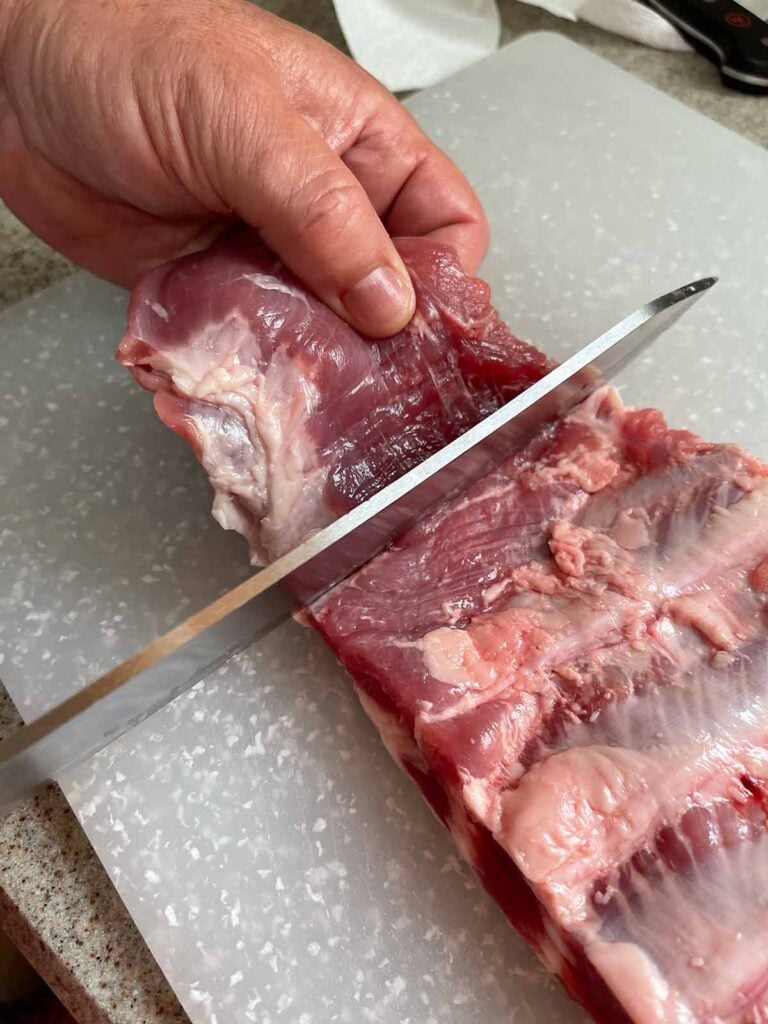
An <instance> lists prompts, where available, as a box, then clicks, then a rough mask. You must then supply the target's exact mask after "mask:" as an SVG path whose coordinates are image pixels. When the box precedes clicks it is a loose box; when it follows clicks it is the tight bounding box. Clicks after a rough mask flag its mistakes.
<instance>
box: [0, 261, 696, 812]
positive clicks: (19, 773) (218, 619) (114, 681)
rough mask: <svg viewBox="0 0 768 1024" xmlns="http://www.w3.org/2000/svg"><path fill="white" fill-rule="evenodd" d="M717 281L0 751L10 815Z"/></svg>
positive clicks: (484, 467)
mask: <svg viewBox="0 0 768 1024" xmlns="http://www.w3.org/2000/svg"><path fill="white" fill-rule="evenodd" d="M715 280H716V279H715V278H706V279H704V280H701V281H696V282H695V283H693V284H689V285H686V286H685V287H683V288H678V289H676V290H675V291H673V292H670V293H669V294H668V295H664V296H662V297H661V298H658V299H655V300H654V301H653V302H649V303H648V304H647V305H646V306H643V307H642V308H641V309H638V310H637V311H636V312H634V313H631V314H630V315H629V316H628V317H626V318H625V319H624V320H622V321H621V323H619V324H617V325H616V326H615V327H612V328H611V329H610V330H608V331H606V333H605V334H603V335H602V336H601V337H600V338H598V339H597V340H595V341H593V342H591V343H590V344H589V345H587V346H586V347H585V348H583V349H581V350H580V351H579V352H577V353H576V355H574V356H571V358H570V359H568V360H566V361H565V362H564V363H562V364H561V365H560V366H558V367H557V368H556V369H554V370H553V371H552V372H551V373H549V374H547V376H546V377H543V378H542V379H541V380H540V381H537V383H535V384H533V385H532V386H531V387H530V388H528V390H527V391H525V392H524V393H523V394H522V395H519V396H518V397H517V398H515V399H513V400H512V401H511V402H509V403H507V405H505V406H503V407H502V408H501V409H499V410H498V411H497V412H495V413H493V414H492V415H491V416H488V417H487V418H486V419H485V420H483V421H482V422H481V423H478V424H477V426H475V427H473V428H472V429H470V430H468V431H467V432H466V433H465V434H463V435H462V436H461V437H460V438H458V439H457V440H455V441H453V442H452V443H451V444H449V445H446V447H445V448H443V449H441V450H440V451H439V452H437V453H436V454H434V455H432V456H430V457H429V458H427V459H426V460H425V461H424V462H422V463H421V464H420V465H419V466H416V467H415V468H414V469H412V470H410V471H409V472H408V473H406V474H405V475H404V476H402V477H400V479H399V480H396V481H395V482H394V483H391V484H389V485H388V486H387V487H385V488H384V489H383V490H381V491H379V493H378V494H376V495H375V496H374V497H372V498H370V499H369V500H368V501H366V502H364V503H363V504H362V505H360V506H358V508H356V509H353V510H352V511H351V512H348V513H347V514H346V515H345V516H343V517H342V518H341V519H339V520H337V521H336V522H335V523H332V524H331V525H330V526H328V527H326V528H325V529H324V530H322V531H320V532H319V533H317V534H315V535H314V536H313V537H311V538H310V539H309V540H307V541H306V542H305V543H304V544H302V545H300V546H299V547H298V548H296V549H295V550H293V551H291V552H290V553H289V554H287V555H284V556H283V557H282V558H280V559H278V560H277V561H276V562H273V563H272V565H270V566H268V567H267V568H266V569H263V570H261V572H259V573H257V574H256V575H255V576H253V577H251V578H250V579H248V580H246V581H245V582H244V583H241V584H240V585H239V586H237V587H235V588H234V589H233V590H231V591H229V592H228V593H227V594H225V595H224V596H223V597H221V598H219V599H218V600H217V601H214V602H213V604H210V605H208V607H207V608H204V609H203V610H202V611H200V612H197V613H196V614H195V615H193V616H191V617H190V618H189V619H187V620H186V621H185V622H183V623H182V624H181V625H179V626H177V627H175V628H174V629H172V630H171V631H170V632H169V633H166V634H165V635H164V636H162V637H160V638H159V639H158V640H155V641H154V642H153V643H151V644H150V645H149V646H148V647H145V648H144V649H143V650H142V651H140V652H139V653H138V654H136V655H134V656H133V657H131V658H129V659H128V660H127V661H124V662H123V663H122V664H120V665H118V666H116V667H115V668H113V669H111V670H110V671H108V672H106V673H105V674H104V675H102V676H100V677H99V678H98V679H96V680H94V681H93V682H91V683H89V684H88V685H87V686H85V687H83V689H81V690H79V691H78V692H77V693H76V694H74V695H73V696H72V697H70V698H68V699H67V700H65V701H63V702H62V703H61V704H58V705H57V706H56V707H54V708H52V709H51V710H50V711H48V712H46V713H45V714H44V715H42V716H41V717H40V718H38V719H36V720H35V721H33V722H32V723H30V724H29V725H26V726H24V727H23V728H21V729H19V730H18V731H17V732H15V733H14V734H12V735H11V736H10V737H9V738H8V739H6V740H4V741H3V742H2V743H0V812H3V811H5V810H6V809H8V808H9V807H11V806H12V805H13V804H14V803H16V802H17V801H18V800H19V799H21V798H22V797H24V796H26V795H27V794H28V793H29V792H31V791H32V790H33V789H34V788H35V787H36V786H38V785H40V784H42V783H44V782H47V781H50V780H51V779H55V778H56V777H57V776H58V775H59V773H60V772H62V771H63V770H64V769H66V768H70V767H73V766H74V765H76V764H79V763H81V762H82V761H84V760H85V759H86V758H88V757H90V756H91V755H93V754H95V753H97V752H98V751H99V750H101V749H102V748H103V747H105V746H106V745H107V744H108V743H110V742H111V741H112V740H114V739H116V738H117V737H118V736H121V735H123V734H124V733H126V732H127V731H128V730H130V729H131V728H133V726H135V725H137V724H138V723H140V722H142V721H144V720H145V719H146V718H148V717H149V716H150V715H152V714H153V713H154V712H156V711H158V710H159V709H160V708H162V707H164V706H165V705H166V704H168V703H170V702H171V701H172V700H174V699H175V698H176V697H177V696H179V695H180V694H181V693H183V692H184V691H186V690H188V689H189V688H190V687H191V686H193V685H194V684H195V683H196V682H198V681H199V680H200V679H202V678H203V677H204V676H205V675H207V674H208V673H209V672H211V671H212V670H213V669H215V668H216V667H217V666H218V665H220V664H221V663H222V662H223V661H225V660H226V659H227V658H229V657H231V656H232V655H233V654H235V653H237V652H238V651H240V650H242V649H243V648H245V647H247V646H249V645H251V644H253V643H255V642H258V640H259V638H260V637H262V636H264V635H265V634H266V633H268V632H269V631H270V630H272V629H274V628H275V627H276V626H278V625H279V624H280V623H282V622H284V621H285V620H286V619H287V618H288V616H289V615H290V614H291V612H292V611H294V610H295V609H296V608H297V607H303V606H305V605H307V604H309V603H310V602H312V601H314V600H316V599H317V598H318V597H320V596H322V594H324V593H325V592H326V591H327V590H328V589H329V588H330V587H332V586H334V585H335V584H336V583H338V582H339V581H340V580H342V579H344V578H346V577H347V576H349V575H350V574H351V573H353V572H355V570H357V569H358V568H360V566H362V565H364V564H365V563H366V562H368V561H369V560H370V559H371V558H373V557H374V555H376V554H378V552H379V551H381V549H382V548H383V547H384V546H385V545H386V544H388V543H389V542H390V541H391V540H392V539H393V538H394V537H396V536H397V535H398V534H400V533H402V532H403V531H404V530H406V529H408V527H410V526H412V525H413V524H414V523H415V522H416V521H417V520H418V519H419V518H421V516H423V515H424V513H425V512H428V511H429V510H430V509H431V508H432V507H434V506H435V505H436V504H437V503H438V502H440V501H444V500H445V499H446V498H448V497H450V496H451V495H452V494H454V493H456V492H457V491H460V490H462V489H463V488H465V487H467V486H468V485H469V484H471V483H473V482H474V481H475V480H477V479H479V478H480V477H481V476H483V475H484V474H485V473H487V472H489V471H490V470H491V469H493V468H494V467H495V466H497V465H498V464H499V463H500V462H501V461H502V460H503V459H504V458H505V457H506V456H508V455H509V454H510V452H511V451H513V450H514V449H515V448H516V447H517V446H519V445H520V444H521V443H523V442H524V441H526V440H527V439H528V438H529V437H530V436H531V435H532V434H533V433H534V432H535V431H536V430H537V429H539V428H540V427H541V426H542V425H543V424H545V423H547V422H548V421H550V420H552V419H554V418H555V417H557V416H559V415H562V414H564V413H566V412H568V411H569V410H570V409H572V408H573V407H574V406H575V405H576V404H578V402H580V401H581V400H582V399H584V398H585V397H586V396H587V395H588V394H589V393H590V392H591V391H592V390H594V388H595V387H596V386H597V385H598V384H599V383H601V382H603V381H605V380H608V379H610V377H612V376H613V375H614V374H615V373H616V372H617V371H618V370H619V369H621V367H623V366H624V365H625V364H626V363H627V362H628V361H629V360H630V359H631V358H633V357H634V356H636V355H637V354H638V353H639V352H640V351H642V350H643V349H644V348H646V347H647V346H648V345H649V344H650V343H651V342H652V341H654V340H655V339H656V338H657V337H658V336H659V335H660V334H661V333H662V332H663V331H665V330H666V329H667V328H668V327H670V326H671V325H672V324H673V323H674V322H675V321H676V320H677V319H678V318H679V317H680V316H681V315H682V314H683V313H684V312H685V311H686V310H687V309H688V308H689V307H690V306H691V305H692V304H693V303H694V302H695V301H696V300H697V299H698V298H699V297H700V296H701V295H702V294H703V293H704V292H705V291H707V290H708V289H709V288H710V287H711V286H712V285H713V284H714V283H715Z"/></svg>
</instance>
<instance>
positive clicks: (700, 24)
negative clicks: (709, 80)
mask: <svg viewBox="0 0 768 1024" xmlns="http://www.w3.org/2000/svg"><path fill="white" fill-rule="evenodd" d="M647 3H648V4H649V5H650V6H651V7H653V8H655V9H656V10H657V11H658V12H659V13H660V14H663V15H664V17H665V18H667V20H668V21H671V22H672V24H673V25H675V26H676V27H677V28H678V29H680V31H681V32H682V33H683V35H685V36H687V37H688V39H689V40H690V42H691V43H692V44H693V45H694V46H695V47H696V49H698V50H700V51H701V52H702V53H704V54H705V55H706V56H708V57H710V58H711V59H712V60H714V61H715V62H716V63H718V64H719V66H720V73H721V75H722V77H723V81H724V82H725V83H726V85H731V86H733V87H735V88H742V89H748V90H749V91H759V92H762V91H764V90H765V91H768V22H766V20H765V17H766V15H767V14H768V2H766V0H745V3H744V4H738V3H733V2H731V0H647Z"/></svg>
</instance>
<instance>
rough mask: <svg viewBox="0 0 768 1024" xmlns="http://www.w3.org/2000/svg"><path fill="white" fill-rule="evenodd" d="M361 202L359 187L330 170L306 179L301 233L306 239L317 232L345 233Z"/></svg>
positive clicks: (300, 201) (301, 196) (300, 197)
mask: <svg viewBox="0 0 768 1024" xmlns="http://www.w3.org/2000/svg"><path fill="white" fill-rule="evenodd" d="M359 205H360V189H359V186H358V185H357V184H356V183H354V182H351V181H347V180H345V179H344V178H343V177H342V176H341V175H340V174H338V172H335V171H329V172H326V173H325V174H322V175H320V176H319V177H315V178H313V179H311V180H310V181H308V182H306V183H305V184H304V185H303V186H302V187H301V188H300V190H299V195H298V197H297V206H298V208H299V210H300V227H299V233H300V235H301V236H302V237H304V238H310V237H312V236H313V235H316V234H322V235H323V236H327V235H329V234H330V235H332V236H333V235H341V234H343V233H344V232H345V231H346V230H347V227H348V226H349V225H350V223H353V222H354V221H356V220H357V216H358V210H359Z"/></svg>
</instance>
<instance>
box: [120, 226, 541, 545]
mask: <svg viewBox="0 0 768 1024" xmlns="http://www.w3.org/2000/svg"><path fill="white" fill-rule="evenodd" d="M397 245H398V248H399V250H400V253H401V255H402V257H403V259H404V261H405V263H406V266H407V267H408V270H409V271H410V273H411V276H412V278H413V281H414V285H415V289H416V296H417V310H416V315H415V316H414V318H413V320H412V321H411V323H410V324H409V325H408V326H407V327H406V328H405V330H403V331H402V332H401V333H400V334H398V335H396V336H395V337H393V338H391V339H389V340H387V341H384V342H372V341H370V340H369V339H366V338H362V337H361V336H360V335H359V334H357V333H356V332H355V331H354V330H353V329H352V328H351V327H349V326H348V325H347V324H346V323H345V322H344V321H343V320H341V319H339V317H337V316H336V315H335V314H334V313H332V312H331V311H330V310H329V309H328V308H327V307H326V306H324V305H323V304H322V303H321V302H319V301H318V300H317V299H316V298H315V297H314V296H313V295H311V294H309V293H308V292H307V291H306V290H305V289H304V287H303V286H302V285H301V284H300V283H299V282H298V281H297V279H296V278H295V277H294V276H293V275H292V274H291V273H290V272H289V271H288V270H287V269H286V267H285V266H284V265H283V264H282V263H281V262H280V261H279V260H278V259H277V257H276V256H275V255H274V254H273V253H271V252H269V250H267V249H266V248H265V247H264V246H263V245H262V244H261V243H260V242H259V241H258V239H257V238H256V236H255V235H254V234H252V233H250V232H247V231H245V230H239V231H236V232H234V233H233V234H230V235H229V236H227V237H226V238H225V239H223V240H222V241H220V242H219V243H218V244H216V245H214V246H213V247H211V248H210V249H208V250H207V251H206V252H204V253H197V254H195V255H192V256H187V257H185V258H183V259H180V260H177V261H176V262H175V263H172V264H169V265H167V266H164V267H160V268H159V269H158V270H156V271H154V272H153V273H151V274H149V275H148V276H147V277H146V278H145V279H144V280H143V281H142V282H141V283H140V284H139V285H138V287H137V288H136V290H135V292H134V294H133V297H132V301H131V305H130V309H129V317H128V330H127V333H126V335H125V337H124V338H123V340H122V342H121V343H120V348H119V352H118V359H119V360H120V361H121V362H122V363H124V364H125V365H127V366H130V367H132V369H133V373H134V376H135V377H136V379H137V381H138V382H139V383H140V384H142V385H143V386H144V387H145V388H148V389H149V390H150V391H154V392H155V408H156V410H157V413H158V415H159V416H160V418H161V419H162V420H163V422H164V423H166V424H167V425H168V426H169V427H171V428H172V429H173V430H175V431H177V432H178V433H179V434H181V435H182V436H183V437H185V438H186V439H187V441H188V442H189V443H190V445H191V446H192V448H193V450H194V451H195V454H196V455H197V457H198V458H199V460H200V461H201V462H202V464H203V466H204V467H205V470H206V472H207V474H208V477H209V479H210V481H211V484H212V486H213V489H214V492H215V501H214V515H215V516H216V519H217V520H218V521H219V523H220V524H221V525H222V526H224V527H226V528H229V529H235V530H238V531H239V532H241V533H242V534H244V536H245V537H247V539H248V542H249V545H250V548H251V552H252V554H253V556H254V560H260V561H267V560H270V559H273V558H275V557H277V556H278V555H280V554H283V553H284V552H286V551H288V550H290V549H291V548H293V547H295V546H296V545H297V544H298V543H299V542H300V541H301V540H303V539H305V538H306V537H307V536H308V535H309V534H311V533H312V532H313V531H315V530H318V529H320V528H322V527H323V526H327V525H328V523H329V522H331V521H332V520H333V519H335V518H337V517H338V516H339V515H340V514H342V513H343V512H345V511H347V510H348V509H349V508H351V507H352V506H353V505H355V504H357V503H359V502H360V501H363V500H364V499H365V498H367V497H370V495H371V494H373V493H374V492H375V491H376V490H378V489H379V488H380V487H383V486H384V485H385V484H387V483H389V482H390V481H391V480H393V479H395V478H396V477H397V476H400V475H401V474H402V473H404V472H405V471H406V470H408V469H410V468H411V467H412V466H413V465H415V464H417V463H418V462H421V461H422V459H424V458H425V456H427V455H429V454H430V453H432V452H434V451H437V450H438V449H439V448H441V447H443V445H445V444H446V443H447V442H448V441H451V440H453V439H454V438H455V437H458V436H459V434H461V433H463V432H464V431H465V430H467V429H468V428H469V427H471V426H473V425H474V424H475V423H477V422H478V421H479V420H481V419H482V418H483V417H484V416H486V415H488V414H489V413H490V412H492V411H493V410H494V409H496V408H498V407H499V406H500V405H501V404H502V403H503V402H505V401H507V400H508V399H510V398H513V397H514V396H515V395H516V394H518V393H519V392H520V391H522V390H523V389H524V388H525V387H527V386H528V385H529V384H531V383H532V382H533V381H534V380H537V379H538V378H539V377H541V376H542V375H543V374H544V373H545V372H546V370H547V369H548V368H549V364H548V362H547V360H546V359H545V357H544V356H542V355H541V353H540V352H537V351H536V350H535V349H534V348H532V347H531V346H530V345H527V344H525V343H524V342H522V341H520V340H519V339H518V338H515V337H514V336H513V335H512V334H510V332H509V331H508V330H507V328H506V327H505V326H504V324H503V323H502V322H501V320H500V319H499V317H498V315H497V313H496V311H495V310H494V309H493V307H492V306H491V304H490V291H489V288H488V286H487V285H486V284H485V283H484V282H483V281H479V280H478V279H476V278H471V277H468V276H467V275H466V274H465V273H464V272H463V271H462V270H461V268H460V267H459V265H458V263H457V261H456V258H455V256H454V255H453V253H452V251H451V250H450V249H448V248H446V247H444V246H438V245H434V244H432V243H430V242H428V241H425V240H423V239H416V238H410V239H409V238H406V239H400V240H399V241H398V242H397Z"/></svg>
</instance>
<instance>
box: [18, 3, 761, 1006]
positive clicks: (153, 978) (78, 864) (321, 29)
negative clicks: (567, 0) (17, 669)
mask: <svg viewBox="0 0 768 1024" xmlns="http://www.w3.org/2000/svg"><path fill="white" fill-rule="evenodd" d="M262 6H264V7H266V8H268V9H269V10H271V11H273V12H275V13H278V14H281V15H283V16H284V17H287V18H290V19H291V20H293V21H296V22H298V23H299V24H301V25H303V26H304V27H306V28H308V29H311V30H313V31H315V32H318V33H319V34H320V35H322V36H324V37H325V38H326V39H328V40H330V41H331V42H333V43H334V44H336V45H338V46H340V47H341V48H344V43H343V39H342V36H341V33H340V31H339V27H338V24H337V22H336V19H335V15H334V13H333V8H332V4H331V0H266V2H264V3H263V4H262ZM500 6H501V8H502V14H503V19H504V35H505V41H508V40H510V39H513V38H514V37H516V36H519V35H523V34H525V33H527V32H531V31H537V30H550V31H552V30H554V31H560V32H562V33H563V34H565V35H567V36H569V37H570V38H572V39H574V40H575V41H576V42H579V43H581V44H582V45H585V46H587V47H588V48H590V49H591V50H593V51H594V52H595V53H598V54H600V55H601V56H603V57H605V58H607V59H608V60H610V61H612V62H613V63H615V64H617V65H619V66H620V67H622V68H625V69H626V70H628V71H630V72H632V73H633V74H636V75H637V76H638V77H640V78H642V79H645V80H646V81H647V82H649V83H651V84H652V85H655V86H656V87H658V88H660V89H662V90H664V91H665V92H667V93H669V94H671V95H673V96H675V97H677V98H678V99H680V100H682V101H683V102H685V103H687V104H688V105H689V106H691V107H694V108H696V109H698V110H700V111H702V112H703V113H705V114H707V115H709V116H710V117H712V118H714V119H715V120H717V121H720V122H721V123H723V124H725V125H727V126H728V127H730V128H733V129H734V130H736V131H738V132H740V133H741V134H742V135H744V136H746V137H748V138H750V139H752V140H754V141H755V142H757V143H759V144H761V145H764V146H765V145H768V118H767V117H765V107H764V104H765V102H766V101H765V99H763V98H760V97H745V96H742V95H740V94H738V93H732V92H728V91H726V90H724V89H723V88H722V86H721V85H720V81H719V78H718V76H717V75H716V73H715V71H714V70H713V68H712V67H711V66H710V65H709V64H708V63H707V62H705V61H704V60H702V59H701V58H700V57H698V56H696V55H694V54H686V53H661V52H657V51H653V50H649V49H646V48H644V47H641V46H637V45H635V44H633V43H630V42H627V41H626V40H623V39H620V38H618V37H615V36H610V35H607V34H606V33H604V32H601V31H599V30H598V29H592V28H590V27H588V26H584V25H578V24H571V23H569V22H565V21H560V20H558V19H555V18H552V17H550V16H549V15H547V14H544V13H543V12H541V11H539V10H537V9H534V8H531V7H528V6H525V5H523V4H521V3H518V2H515V0H501V3H500ZM73 269H74V268H73V267H72V265H71V264H70V263H69V262H68V261H67V260H65V259H64V258H63V257H61V256H59V255H57V254H56V253H53V252H52V251H51V250H50V249H49V248H47V247H46V246H45V245H44V244H43V243H42V242H40V241H39V240H37V239H35V238H34V237H32V236H31V235H30V234H29V232H27V231H26V230H25V229H24V228H23V227H22V226H21V225H20V224H19V223H18V222H17V221H16V220H15V219H14V218H13V217H12V216H11V214H10V213H8V211H6V210H4V209H3V208H2V207H0V309H2V308H4V307H6V306H8V305H10V304H11V303H13V302H15V301H17V300H19V299H21V298H23V297H25V296H27V295H29V294H31V293H33V292H35V291H37V290H39V289H41V288H44V287H46V286H47V285H49V284H51V283H53V282H54V281H56V280H59V279H60V278H62V277H64V276H66V275H67V274H69V273H71V272H72V270H73ZM18 721H19V720H18V717H17V716H16V714H15V712H14V710H13V708H12V707H11V706H10V703H9V702H8V701H7V699H4V698H3V697H2V695H1V694H0V735H2V734H4V733H7V732H8V731H9V730H10V729H12V728H14V727H15V725H16V724H17V723H18ZM0 913H1V914H2V917H1V918H0V920H1V921H2V926H3V928H4V929H5V930H6V931H7V932H8V933H9V934H11V936H12V937H13V938H14V939H15V940H16V942H17V943H18V945H19V946H20V947H21V948H22V950H23V951H24V952H25V953H26V955H27V956H28V958H29V959H30V960H31V961H32V962H33V964H34V965H35V966H36V967H37V969H38V970H39V971H40V973H41V974H42V975H43V977H44V978H45V979H46V980H47V981H48V982H49V984H50V985H51V986H52V987H53V988H54V989H55V991H56V992H57V993H58V994H59V996H60V998H61V999H62V1001H63V1002H64V1003H65V1004H66V1005H67V1007H68V1008H69V1009H70V1010H71V1011H72V1013H73V1014H74V1016H75V1017H76V1019H77V1020H78V1021H79V1022H81V1024H107V1022H108V1024H160V1022H162V1024H181V1022H183V1021H186V1020H187V1018H186V1015H185V1014H184V1012H183V1010H182V1009H181V1007H180V1006H179V1004H178V1002H177V1000H176V998H175V997H174V995H173V993H172V992H171V990H170V989H169V987H168V985H167V983H166V981H165V979H164V977H163V975H162V973H161V972H160V970H159V968H158V967H157V964H156V963H155V961H154V960H153V958H152V956H151V954H150V952H149V950H148V949H147V947H146V946H145V944H144V942H143V940H142V939H141V937H140V936H139V934H138V932H137V931H136V928H135V927H134V925H133V923H132V921H131V919H130V918H129V916H128V914H127V912H126V910H125V908H124V907H123V905H122V903H121V901H120V898H119V897H118V895H117V893H116V892H115V890H114V889H113V887H112V885H111V883H110V881H109V880H108V878H107V875H106V873H105V872H104V870H103V868H102V867H101V864H100V863H99V861H98V860H97V858H96V855H95V854H94V853H93V851H92V850H91V847H90V845H89V843H88V841H87V839H86V838H85V836H84V834H83V832H82V830H81V829H80V826H79V824H78V823H77V821H76V819H75V817H74V815H73V814H72V812H71V811H70V809H69V806H68V804H67V803H66V801H65V800H64V798H63V796H62V795H61V793H60V792H59V791H58V790H57V789H56V788H55V787H50V788H49V789H48V790H47V791H45V792H44V793H41V794H40V795H39V796H37V797H36V798H35V799H34V800H30V801H28V802H27V803H26V804H25V805H24V806H22V807H20V808H19V809H18V810H17V811H15V812H14V813H13V814H12V815H10V816H9V817H8V818H6V819H5V820H4V821H2V822H0Z"/></svg>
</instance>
